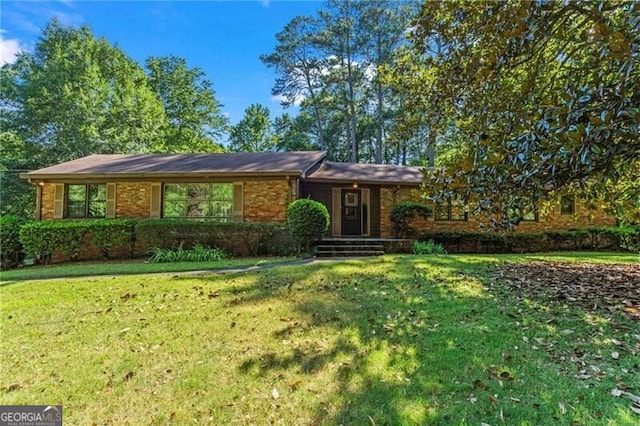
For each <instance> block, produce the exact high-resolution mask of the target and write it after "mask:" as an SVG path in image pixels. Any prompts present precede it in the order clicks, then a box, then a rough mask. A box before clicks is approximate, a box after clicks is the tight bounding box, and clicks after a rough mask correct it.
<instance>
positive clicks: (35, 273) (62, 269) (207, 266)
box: [0, 257, 293, 282]
mask: <svg viewBox="0 0 640 426" xmlns="http://www.w3.org/2000/svg"><path fill="white" fill-rule="evenodd" d="M292 259H293V258H291V257H281V258H275V257H265V258H238V259H224V260H220V261H216V262H210V261H208V262H175V263H148V262H147V261H146V260H144V259H135V260H124V261H123V260H114V261H103V262H77V263H66V264H60V265H39V266H28V267H24V268H19V269H12V270H8V271H0V281H5V282H6V281H9V282H11V281H24V280H42V279H49V278H65V277H84V276H97V275H134V274H153V273H162V272H185V271H208V270H216V269H227V268H240V267H249V266H256V265H265V264H271V263H280V262H287V261H289V260H292Z"/></svg>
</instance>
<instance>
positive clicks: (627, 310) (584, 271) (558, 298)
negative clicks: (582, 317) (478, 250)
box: [497, 261, 640, 321]
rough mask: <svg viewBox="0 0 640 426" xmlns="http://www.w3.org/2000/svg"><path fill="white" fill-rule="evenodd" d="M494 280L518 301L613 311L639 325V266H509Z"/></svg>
mask: <svg viewBox="0 0 640 426" xmlns="http://www.w3.org/2000/svg"><path fill="white" fill-rule="evenodd" d="M497 276H498V278H499V279H500V281H502V282H503V283H504V284H505V285H506V286H507V288H508V289H509V290H512V291H513V293H514V294H515V295H517V296H518V297H519V298H527V299H532V300H537V301H543V302H557V303H562V304H567V305H570V306H576V307H580V308H582V309H584V310H586V311H590V312H594V313H600V314H603V313H604V314H605V315H606V314H612V313H614V312H616V311H621V312H624V314H625V315H626V316H627V317H629V318H631V319H633V320H636V321H640V263H638V264H589V263H561V262H546V261H544V262H542V261H538V262H530V263H526V264H519V263H510V264H505V265H501V266H500V267H499V268H498V271H497Z"/></svg>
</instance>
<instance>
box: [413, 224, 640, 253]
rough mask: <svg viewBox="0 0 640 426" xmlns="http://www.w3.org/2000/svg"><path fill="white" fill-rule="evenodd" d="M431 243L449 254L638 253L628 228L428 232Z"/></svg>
mask: <svg viewBox="0 0 640 426" xmlns="http://www.w3.org/2000/svg"><path fill="white" fill-rule="evenodd" d="M420 239H421V240H422V241H427V240H433V241H434V242H436V243H440V244H442V245H444V247H445V248H446V249H447V251H449V252H457V253H459V252H466V253H525V252H540V251H558V250H620V249H622V250H627V251H632V252H638V251H640V248H639V247H640V232H639V231H638V230H636V229H634V228H632V227H596V228H587V229H574V230H560V231H547V232H539V233H511V234H498V233H490V232H431V233H425V234H423V235H421V237H420Z"/></svg>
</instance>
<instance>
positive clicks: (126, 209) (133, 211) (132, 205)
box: [116, 182, 151, 219]
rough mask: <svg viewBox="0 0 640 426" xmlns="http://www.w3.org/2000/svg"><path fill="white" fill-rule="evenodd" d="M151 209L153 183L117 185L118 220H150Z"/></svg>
mask: <svg viewBox="0 0 640 426" xmlns="http://www.w3.org/2000/svg"><path fill="white" fill-rule="evenodd" d="M150 209H151V182H118V183H117V184H116V218H123V219H148V218H149V214H150Z"/></svg>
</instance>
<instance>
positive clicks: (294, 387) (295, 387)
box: [289, 380, 301, 391]
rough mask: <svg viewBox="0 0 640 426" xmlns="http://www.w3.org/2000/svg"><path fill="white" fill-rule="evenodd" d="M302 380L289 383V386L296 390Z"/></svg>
mask: <svg viewBox="0 0 640 426" xmlns="http://www.w3.org/2000/svg"><path fill="white" fill-rule="evenodd" d="M300 383H301V381H300V380H296V381H295V382H293V383H289V388H290V389H291V390H292V391H294V390H296V389H298V386H300Z"/></svg>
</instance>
